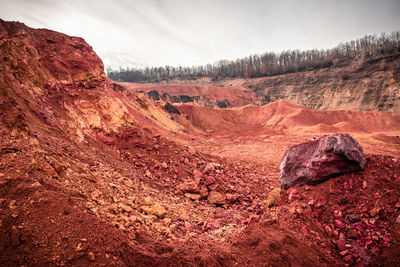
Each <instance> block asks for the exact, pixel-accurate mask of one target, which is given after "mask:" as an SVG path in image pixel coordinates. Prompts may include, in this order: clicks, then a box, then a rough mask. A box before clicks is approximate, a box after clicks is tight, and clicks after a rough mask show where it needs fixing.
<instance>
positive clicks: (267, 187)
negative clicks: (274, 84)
mask: <svg viewBox="0 0 400 267" xmlns="http://www.w3.org/2000/svg"><path fill="white" fill-rule="evenodd" d="M0 22H1V23H0V26H1V27H0V33H1V36H2V37H3V39H2V42H1V43H0V48H1V49H0V53H1V54H0V68H1V70H2V72H1V74H0V93H1V94H0V111H1V113H0V114H1V115H0V136H1V138H0V148H1V150H0V211H1V212H0V263H1V265H5V266H17V265H19V266H20V265H60V266H65V265H73V266H88V265H95V266H110V265H111V266H150V265H158V266H235V265H238V266H259V265H272V266H282V265H284V266H286V265H292V266H299V265H301V266H304V265H305V266H336V265H340V266H342V265H345V264H348V265H358V266H362V265H369V264H372V265H399V263H400V262H399V259H400V255H399V251H400V245H399V240H400V232H399V229H400V227H399V225H400V218H399V215H400V205H399V200H400V195H399V186H400V159H399V157H400V152H399V151H400V142H399V137H398V136H399V135H400V125H399V124H400V117H399V116H398V115H393V114H390V113H378V112H357V111H324V112H322V111H313V110H310V109H306V108H303V107H300V106H296V105H292V104H290V103H288V102H283V101H280V102H276V103H271V104H269V105H267V106H264V107H257V106H244V107H237V108H233V109H209V108H205V107H201V106H197V105H193V104H190V105H176V107H178V108H179V109H180V110H181V111H182V114H181V115H177V114H169V113H167V112H166V111H165V110H164V109H163V106H164V103H163V101H152V100H149V99H148V98H147V97H146V96H145V95H143V94H140V93H135V92H132V91H131V90H123V88H120V87H119V86H118V85H116V84H114V83H113V82H112V81H109V80H107V79H104V78H103V76H104V75H103V74H102V69H103V67H102V64H101V61H100V59H98V57H97V56H96V55H95V53H94V52H93V51H92V50H91V48H90V47H89V46H88V45H87V44H86V43H85V42H84V41H83V40H82V39H77V38H71V37H68V36H66V35H62V34H60V33H56V32H52V31H47V30H34V29H30V28H28V27H26V26H25V25H23V24H18V23H7V22H3V21H0ZM75 50H76V51H75ZM49 51H50V52H49ZM70 51H75V52H76V53H69V52H70ZM58 55H62V56H58ZM80 60H81V61H85V60H87V62H86V61H85V62H83V63H82V66H84V67H82V68H79V65H80V63H79V61H80ZM74 62H75V63H76V64H75V63H74ZM71 64H72V65H71ZM74 64H75V65H74ZM74 66H75V67H74ZM70 69H71V70H70ZM151 86H153V85H151ZM226 90H228V89H226ZM332 132H349V133H351V134H352V135H353V136H354V137H355V138H356V139H357V140H358V141H359V142H360V143H361V145H362V146H363V147H364V149H365V151H366V154H367V164H366V168H365V170H364V171H362V172H358V173H352V174H346V175H343V176H340V177H337V178H335V179H331V180H329V181H327V182H325V183H323V184H320V185H317V186H308V187H296V188H292V189H290V190H287V191H280V192H279V194H277V197H276V199H273V200H275V201H273V202H274V204H275V205H267V202H269V204H271V203H270V201H271V199H268V195H269V193H270V192H271V191H272V190H274V189H275V191H274V192H277V191H276V188H277V187H278V179H279V173H278V170H279V162H280V159H281V157H282V155H283V153H284V151H285V149H286V148H287V146H288V145H290V144H295V143H298V142H302V141H307V140H309V139H311V138H312V137H315V136H320V135H324V134H328V133H332Z"/></svg>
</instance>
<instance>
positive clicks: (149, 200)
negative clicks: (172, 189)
mask: <svg viewBox="0 0 400 267" xmlns="http://www.w3.org/2000/svg"><path fill="white" fill-rule="evenodd" d="M140 204H141V205H147V206H148V205H153V204H154V199H153V198H152V197H151V196H146V197H144V198H142V199H141V201H140Z"/></svg>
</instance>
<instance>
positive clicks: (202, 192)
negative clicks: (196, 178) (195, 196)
mask: <svg viewBox="0 0 400 267" xmlns="http://www.w3.org/2000/svg"><path fill="white" fill-rule="evenodd" d="M199 193H200V196H201V197H202V198H206V197H207V196H208V188H207V186H206V185H201V186H200V192H199Z"/></svg>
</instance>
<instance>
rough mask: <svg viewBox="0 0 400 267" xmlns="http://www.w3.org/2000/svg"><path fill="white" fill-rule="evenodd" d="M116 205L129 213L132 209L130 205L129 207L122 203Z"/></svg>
mask: <svg viewBox="0 0 400 267" xmlns="http://www.w3.org/2000/svg"><path fill="white" fill-rule="evenodd" d="M118 206H119V208H121V210H123V211H125V212H127V213H130V212H132V211H133V209H132V207H130V206H128V205H125V204H123V203H120V204H119V205H118Z"/></svg>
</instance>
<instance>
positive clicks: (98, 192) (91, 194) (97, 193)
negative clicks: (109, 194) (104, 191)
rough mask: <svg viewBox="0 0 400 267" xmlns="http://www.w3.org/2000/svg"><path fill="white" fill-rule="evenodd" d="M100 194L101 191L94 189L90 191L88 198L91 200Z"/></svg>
mask: <svg viewBox="0 0 400 267" xmlns="http://www.w3.org/2000/svg"><path fill="white" fill-rule="evenodd" d="M100 195H101V192H100V191H99V190H97V189H95V190H94V191H93V192H92V193H90V198H91V199H92V200H96V199H97V198H98V197H99V196H100Z"/></svg>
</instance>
